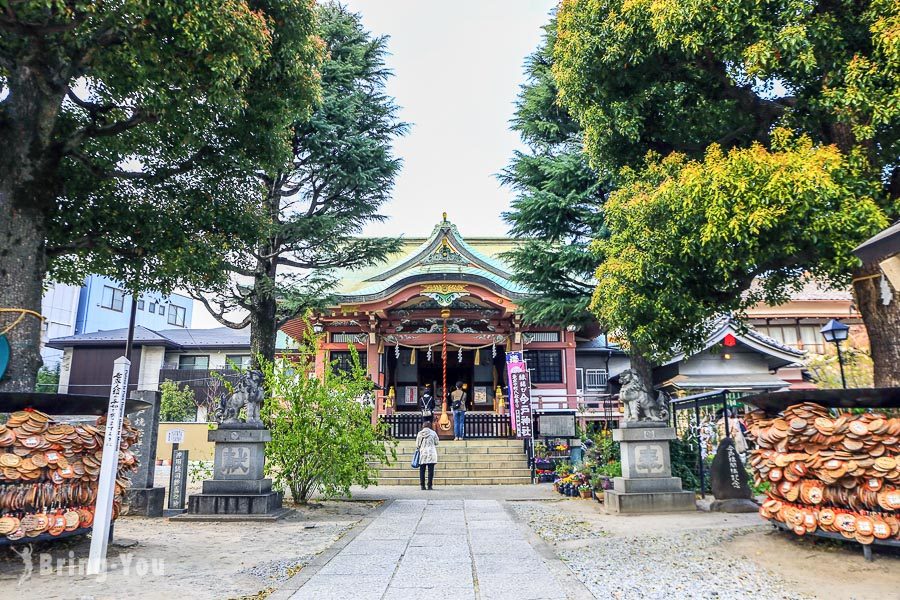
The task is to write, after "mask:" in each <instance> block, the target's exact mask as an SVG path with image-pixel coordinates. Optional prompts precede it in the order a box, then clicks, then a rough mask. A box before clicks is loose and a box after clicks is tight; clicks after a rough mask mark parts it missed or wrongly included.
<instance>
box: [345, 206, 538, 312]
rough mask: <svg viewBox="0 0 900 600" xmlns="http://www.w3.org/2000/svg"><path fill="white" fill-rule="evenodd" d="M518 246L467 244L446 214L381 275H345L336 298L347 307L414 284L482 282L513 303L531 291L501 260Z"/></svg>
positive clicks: (501, 241)
mask: <svg viewBox="0 0 900 600" xmlns="http://www.w3.org/2000/svg"><path fill="white" fill-rule="evenodd" d="M410 241H412V240H410ZM514 244H515V242H514V241H512V240H509V239H505V238H473V239H472V240H470V241H466V240H465V239H463V237H462V235H460V233H459V230H458V229H457V228H456V225H454V224H453V223H451V222H450V221H448V220H447V215H446V213H445V214H444V218H443V220H442V221H441V222H439V223H438V224H437V225H435V226H434V229H433V230H432V232H431V235H430V236H429V237H428V238H427V239H426V240H425V241H424V242H423V243H420V244H418V245H416V246H413V247H410V248H408V249H407V250H406V251H404V252H402V253H401V254H399V255H395V256H394V257H392V258H391V259H390V261H389V262H388V263H387V264H384V263H382V264H381V265H379V267H378V270H377V271H376V272H374V273H373V272H372V270H369V272H368V273H364V274H362V277H360V276H359V274H358V273H352V272H348V273H344V277H343V278H342V279H341V282H340V284H339V286H338V290H337V294H336V295H337V299H338V302H340V303H342V304H343V303H360V302H371V301H374V300H378V299H381V298H384V297H387V296H389V295H390V294H392V293H394V292H395V291H397V290H400V289H402V288H403V287H406V286H407V285H409V284H413V283H424V282H434V281H460V282H471V283H477V284H481V285H483V286H485V287H487V288H490V289H492V290H493V291H494V292H496V293H498V294H500V295H503V296H506V297H508V298H511V299H512V298H521V297H522V296H525V295H527V294H528V290H526V289H525V288H524V287H522V286H521V285H519V284H517V283H515V282H513V281H512V273H511V272H510V270H509V267H508V266H507V265H506V264H505V263H504V262H503V261H502V259H501V258H500V257H499V256H497V255H498V254H499V253H501V252H504V251H506V250H510V249H512V248H513V247H514ZM354 275H356V277H354Z"/></svg>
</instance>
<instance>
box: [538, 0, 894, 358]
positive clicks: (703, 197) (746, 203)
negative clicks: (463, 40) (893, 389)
mask: <svg viewBox="0 0 900 600" xmlns="http://www.w3.org/2000/svg"><path fill="white" fill-rule="evenodd" d="M898 18H900V8H898V6H897V5H896V3H889V2H883V1H881V0H872V1H867V2H861V3H851V2H843V1H841V2H835V3H825V2H805V3H804V2H796V1H794V0H785V1H778V2H775V3H753V2H747V1H746V0H726V1H725V2H720V1H715V2H713V1H711V0H700V1H699V2H693V3H690V4H685V3H683V2H678V1H677V0H654V1H643V0H641V1H638V2H631V1H625V0H601V1H595V0H568V1H566V2H563V4H562V5H561V8H560V11H559V14H558V29H557V34H558V39H557V42H556V44H555V46H554V53H553V59H554V63H553V74H554V76H555V78H556V81H557V83H558V85H559V90H560V98H561V99H562V102H563V104H564V105H565V106H566V107H567V108H568V109H569V110H571V111H572V113H573V115H574V116H575V117H576V119H577V120H578V122H579V123H580V124H581V126H582V128H583V130H584V137H585V149H586V151H587V152H588V155H589V156H590V159H591V164H592V166H593V168H594V169H596V170H597V171H598V173H600V174H601V176H606V177H610V178H612V179H613V181H614V183H615V186H616V188H617V192H616V194H615V195H614V196H613V197H612V198H611V199H610V201H609V203H608V204H607V205H606V219H607V225H608V227H609V229H610V232H611V236H610V239H609V240H608V241H599V242H597V244H596V246H595V249H596V250H597V251H598V253H599V254H600V258H601V260H602V261H603V263H602V264H601V266H600V268H599V270H598V272H597V283H598V286H597V290H596V292H595V294H594V297H593V303H592V308H593V310H594V311H595V312H596V313H597V314H598V315H599V317H600V319H601V320H602V321H603V322H604V323H605V324H606V325H607V326H609V327H611V328H613V329H618V330H619V331H620V333H622V334H623V336H624V337H625V339H628V340H630V342H631V343H632V345H633V349H636V350H638V351H639V352H638V353H639V354H641V353H646V354H647V355H648V357H649V358H651V359H658V358H661V357H664V356H666V355H667V354H669V353H670V352H671V349H672V348H676V347H679V346H681V347H683V348H690V347H691V346H693V345H695V344H696V343H697V342H698V340H699V338H701V337H702V335H703V333H704V331H705V328H706V327H708V325H709V323H710V321H711V320H712V319H713V318H714V317H716V316H717V315H719V314H722V313H724V312H730V311H732V310H738V311H739V310H740V309H742V308H744V307H745V306H746V305H747V303H748V301H749V300H751V299H756V300H760V299H761V300H765V301H767V302H771V303H777V302H779V301H783V300H784V299H785V298H786V295H787V293H788V292H789V290H790V289H791V288H792V287H793V286H795V285H799V282H800V280H801V279H802V278H803V277H804V276H805V275H806V274H807V273H811V274H812V275H814V276H820V277H824V278H825V279H827V280H828V281H830V282H831V283H834V284H841V285H846V284H847V283H848V282H849V279H850V271H851V270H858V269H859V267H860V265H859V262H858V261H857V260H856V259H855V258H854V257H853V256H852V254H851V253H850V250H851V249H852V248H853V247H854V246H855V245H857V244H858V243H860V242H862V241H863V240H865V239H866V238H867V237H868V236H870V235H872V234H873V233H875V232H876V231H877V230H878V229H879V228H880V227H883V226H884V225H885V224H886V223H888V222H889V220H890V219H892V218H894V217H895V216H896V215H897V206H896V203H895V198H896V197H897V195H898V191H900V187H898V185H900V171H898V169H897V166H898V165H897V160H896V157H897V156H898V149H900V146H898V144H900V138H898V131H900V129H898V127H897V124H898V119H900V103H896V102H891V101H887V98H889V97H892V98H896V96H897V90H898V89H900V70H898V69H897V68H896V66H897V56H898V48H900V42H898V37H897V36H896V35H895V34H894V33H893V31H894V30H895V29H896V23H897V22H898ZM876 88H877V90H876ZM754 277H761V278H762V279H761V280H760V282H761V285H760V287H759V289H758V290H753V291H751V292H750V293H749V294H745V293H746V292H747V290H749V289H750V286H751V283H752V282H753V279H754ZM896 305H897V303H896V302H895V303H893V306H889V307H886V308H885V307H881V306H878V305H877V304H876V303H868V304H866V305H861V310H862V312H863V317H864V318H865V319H870V318H873V315H875V314H876V313H879V312H884V311H894V312H896V311H897V310H898V308H897V306H896ZM879 343H880V342H879V340H877V339H875V338H873V355H874V353H875V351H876V349H877V350H878V352H880V353H881V354H882V355H884V356H889V355H890V350H889V348H888V347H887V345H886V344H884V343H881V345H880V346H879Z"/></svg>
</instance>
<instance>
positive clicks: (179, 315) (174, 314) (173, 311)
mask: <svg viewBox="0 0 900 600" xmlns="http://www.w3.org/2000/svg"><path fill="white" fill-rule="evenodd" d="M184 314H185V310H184V307H183V306H175V305H174V304H170V305H169V325H175V326H176V327H184Z"/></svg>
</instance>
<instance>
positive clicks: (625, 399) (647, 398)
mask: <svg viewBox="0 0 900 600" xmlns="http://www.w3.org/2000/svg"><path fill="white" fill-rule="evenodd" d="M619 379H620V380H621V381H622V389H621V390H619V399H620V400H621V401H622V404H624V405H625V421H626V422H635V421H668V420H669V399H668V396H666V393H665V392H659V394H657V395H656V396H655V397H654V395H653V392H652V391H650V390H649V389H647V387H646V386H645V385H644V382H643V381H642V380H641V377H640V375H638V373H637V371H635V370H634V369H626V370H625V371H622V374H621V375H620V376H619Z"/></svg>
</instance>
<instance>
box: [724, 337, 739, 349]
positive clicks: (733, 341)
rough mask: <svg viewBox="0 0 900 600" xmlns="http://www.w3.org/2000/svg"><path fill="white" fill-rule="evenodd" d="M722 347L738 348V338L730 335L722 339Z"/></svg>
mask: <svg viewBox="0 0 900 600" xmlns="http://www.w3.org/2000/svg"><path fill="white" fill-rule="evenodd" d="M722 345H724V346H727V347H728V348H731V347H733V346H737V338H736V337H734V336H733V335H732V334H730V333H729V334H727V335H726V336H725V337H724V339H722Z"/></svg>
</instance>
